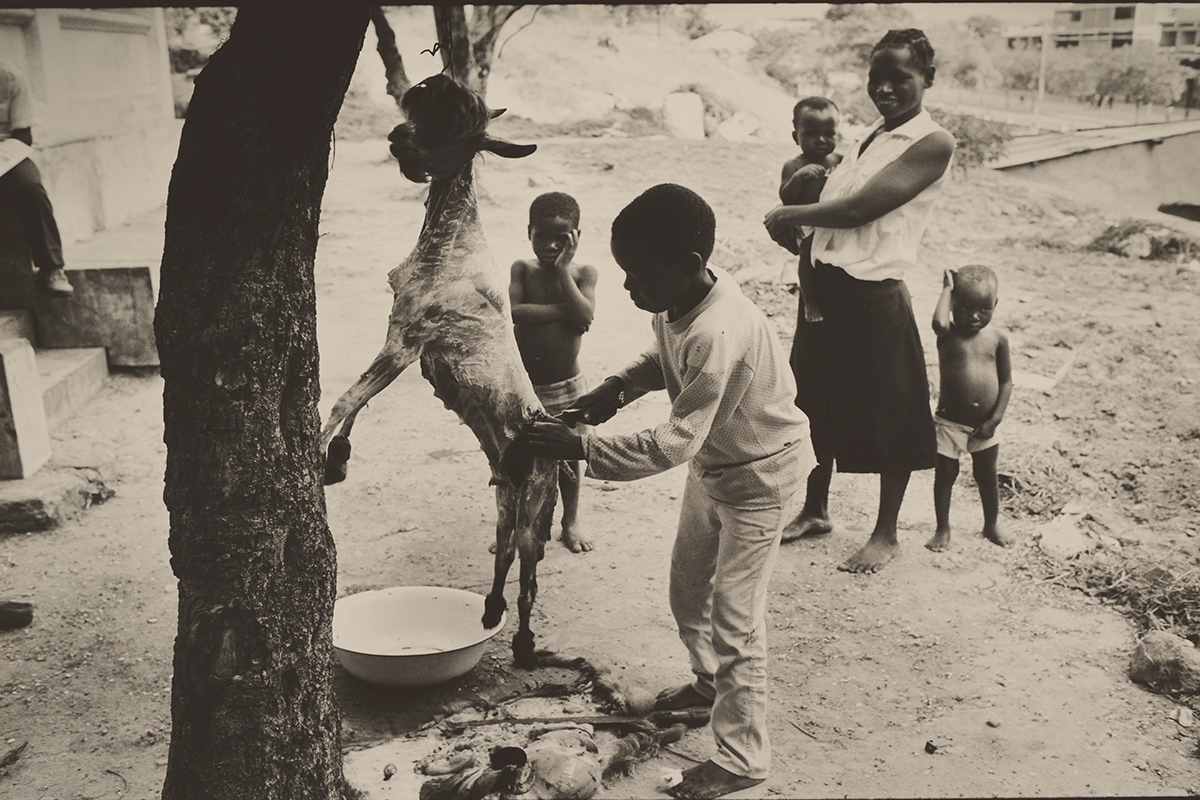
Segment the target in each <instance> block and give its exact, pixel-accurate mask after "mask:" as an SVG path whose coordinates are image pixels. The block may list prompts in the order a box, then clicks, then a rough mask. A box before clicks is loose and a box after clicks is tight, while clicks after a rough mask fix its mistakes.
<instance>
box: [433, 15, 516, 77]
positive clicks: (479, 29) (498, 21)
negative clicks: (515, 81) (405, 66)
mask: <svg viewBox="0 0 1200 800" xmlns="http://www.w3.org/2000/svg"><path fill="white" fill-rule="evenodd" d="M519 8H521V6H519V5H515V6H474V7H473V10H472V16H471V24H470V26H469V27H468V25H467V15H466V11H465V9H464V7H463V6H443V5H435V6H434V7H433V19H434V23H435V24H436V26H437V35H438V43H439V44H440V45H441V48H440V50H439V52H440V53H441V54H442V65H443V67H448V68H449V70H450V76H451V77H453V78H455V79H456V80H459V81H462V82H463V83H465V84H466V85H467V86H468V87H469V88H470V89H472V90H473V91H475V92H476V93H477V94H478V95H479V96H480V97H484V98H486V97H487V84H488V76H489V75H490V74H491V71H492V61H493V57H494V54H495V52H496V37H497V36H498V35H499V34H500V29H501V28H503V27H504V23H505V22H508V20H509V18H510V17H512V15H513V14H515V13H516V11H517V9H519Z"/></svg>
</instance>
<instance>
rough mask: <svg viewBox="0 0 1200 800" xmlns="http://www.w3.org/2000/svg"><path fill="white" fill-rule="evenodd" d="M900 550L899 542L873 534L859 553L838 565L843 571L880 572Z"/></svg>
mask: <svg viewBox="0 0 1200 800" xmlns="http://www.w3.org/2000/svg"><path fill="white" fill-rule="evenodd" d="M899 552H900V544H899V542H896V541H892V540H888V539H885V538H883V537H877V536H872V537H871V538H870V539H868V540H867V543H866V544H864V545H863V546H862V549H860V550H859V551H858V552H857V553H855V554H854V555H852V556H850V557H849V558H848V559H846V563H845V564H842V565H841V566H839V567H838V569H840V570H841V571H842V572H878V571H879V570H881V569H883V568H884V567H885V566H886V565H887V563H888V562H889V561H891V560H892V559H893V558H895V557H896V554H897V553H899Z"/></svg>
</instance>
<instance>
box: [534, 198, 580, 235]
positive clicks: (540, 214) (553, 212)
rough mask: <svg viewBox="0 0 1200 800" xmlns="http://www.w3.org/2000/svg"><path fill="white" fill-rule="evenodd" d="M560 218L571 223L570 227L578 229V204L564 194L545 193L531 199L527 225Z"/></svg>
mask: <svg viewBox="0 0 1200 800" xmlns="http://www.w3.org/2000/svg"><path fill="white" fill-rule="evenodd" d="M555 217H561V218H562V219H565V220H566V221H567V222H569V223H571V227H573V228H578V227H579V203H576V202H575V198H574V197H571V195H569V194H567V193H566V192H546V193H545V194H540V195H538V196H537V197H535V198H533V202H532V203H530V204H529V224H530V225H532V224H533V223H535V222H537V221H538V220H540V219H554V218H555Z"/></svg>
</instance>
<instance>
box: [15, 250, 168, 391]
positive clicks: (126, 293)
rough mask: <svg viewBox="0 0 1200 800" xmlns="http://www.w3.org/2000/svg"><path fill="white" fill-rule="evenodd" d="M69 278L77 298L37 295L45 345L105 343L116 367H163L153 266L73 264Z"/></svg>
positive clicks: (41, 339) (36, 315)
mask: <svg viewBox="0 0 1200 800" xmlns="http://www.w3.org/2000/svg"><path fill="white" fill-rule="evenodd" d="M67 277H68V278H69V279H70V280H71V285H72V286H74V287H75V294H74V295H72V296H71V297H69V298H57V297H48V296H46V295H44V294H41V293H38V294H37V295H36V296H35V297H34V301H33V302H34V327H35V329H36V332H37V341H38V346H39V347H47V348H51V347H55V348H57V347H103V348H105V349H106V350H107V351H108V363H109V364H110V365H112V366H119V367H156V366H158V348H157V345H156V343H155V339H154V287H153V285H152V283H151V278H150V267H148V266H144V265H139V266H115V265H105V266H98V267H85V268H70V267H69V268H68V269H67Z"/></svg>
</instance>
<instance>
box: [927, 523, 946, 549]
mask: <svg viewBox="0 0 1200 800" xmlns="http://www.w3.org/2000/svg"><path fill="white" fill-rule="evenodd" d="M925 546H926V547H927V548H929V549H930V550H932V551H933V552H935V553H940V552H942V551H943V550H949V549H950V528H948V527H947V528H938V529H937V530H936V531H934V533H933V538H932V539H930V540H929V541H928V542H926V543H925Z"/></svg>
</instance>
